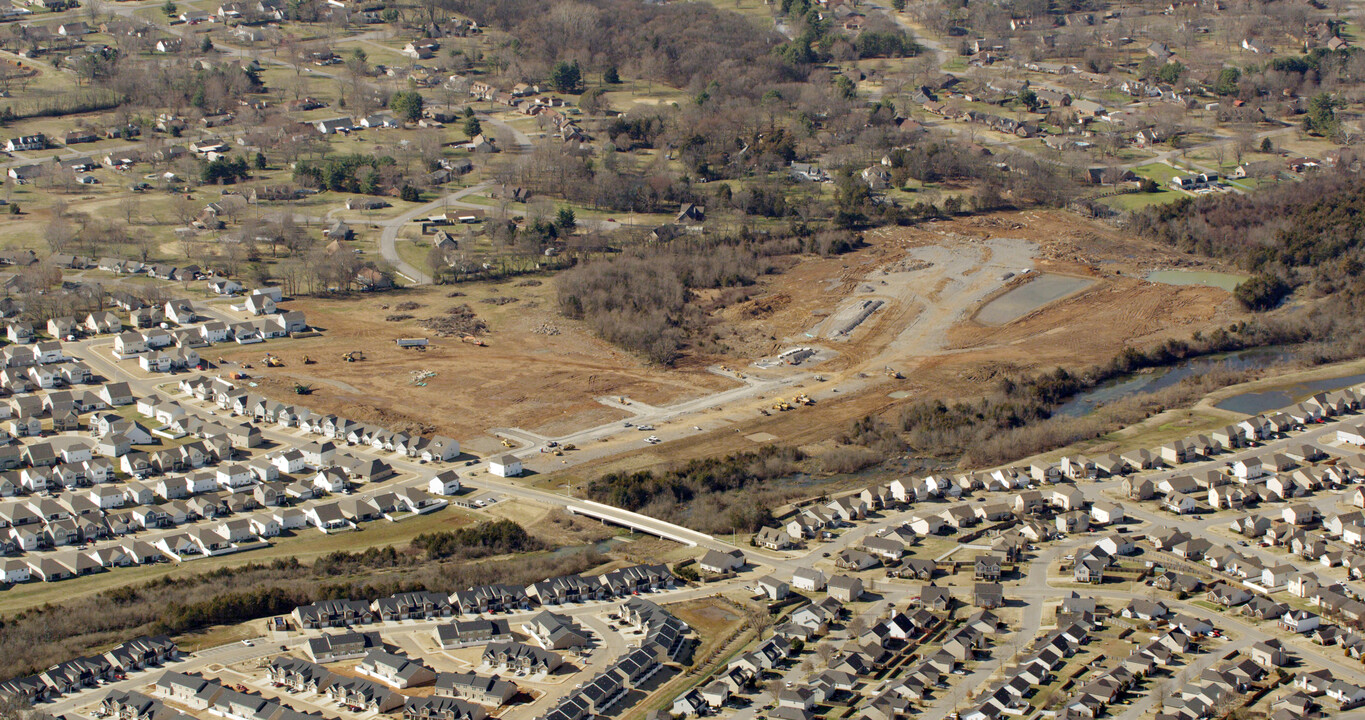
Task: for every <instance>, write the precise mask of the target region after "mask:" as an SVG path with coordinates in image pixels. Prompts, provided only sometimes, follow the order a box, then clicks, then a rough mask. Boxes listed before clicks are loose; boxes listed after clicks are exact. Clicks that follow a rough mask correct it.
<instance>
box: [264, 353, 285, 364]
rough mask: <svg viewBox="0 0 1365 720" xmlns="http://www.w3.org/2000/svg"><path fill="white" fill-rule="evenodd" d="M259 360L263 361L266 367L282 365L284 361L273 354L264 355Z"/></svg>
mask: <svg viewBox="0 0 1365 720" xmlns="http://www.w3.org/2000/svg"><path fill="white" fill-rule="evenodd" d="M261 362H263V363H265V366H266V367H284V361H283V360H281V359H279V358H278V357H276V356H275V355H266V356H265V357H264V358H263V359H262V360H261Z"/></svg>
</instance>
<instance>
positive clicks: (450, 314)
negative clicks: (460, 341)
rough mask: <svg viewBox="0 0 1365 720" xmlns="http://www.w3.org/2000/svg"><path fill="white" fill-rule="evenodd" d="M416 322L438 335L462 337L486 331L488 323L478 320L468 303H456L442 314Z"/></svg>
mask: <svg viewBox="0 0 1365 720" xmlns="http://www.w3.org/2000/svg"><path fill="white" fill-rule="evenodd" d="M418 324H419V325H421V326H422V327H424V328H426V329H427V330H430V331H432V332H434V333H436V335H437V336H438V337H463V336H465V335H480V334H483V333H486V332H488V324H487V323H485V322H484V321H483V320H480V319H479V316H478V315H475V314H474V308H471V307H469V305H456V306H455V307H452V308H450V309H449V310H446V312H445V314H444V315H437V316H435V317H429V318H426V319H425V320H422V321H420V322H419V323H418Z"/></svg>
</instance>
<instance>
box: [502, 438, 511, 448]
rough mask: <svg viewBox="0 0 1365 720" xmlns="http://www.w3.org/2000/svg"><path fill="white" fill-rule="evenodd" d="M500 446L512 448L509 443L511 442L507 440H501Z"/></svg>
mask: <svg viewBox="0 0 1365 720" xmlns="http://www.w3.org/2000/svg"><path fill="white" fill-rule="evenodd" d="M502 446H503V447H512V441H511V440H508V439H507V438H503V440H502Z"/></svg>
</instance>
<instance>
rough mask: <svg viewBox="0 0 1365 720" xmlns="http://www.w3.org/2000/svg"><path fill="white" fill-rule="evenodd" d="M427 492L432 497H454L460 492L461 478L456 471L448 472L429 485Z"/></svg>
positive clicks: (438, 476)
mask: <svg viewBox="0 0 1365 720" xmlns="http://www.w3.org/2000/svg"><path fill="white" fill-rule="evenodd" d="M427 491H428V492H430V493H431V494H432V495H454V494H455V493H457V492H459V491H460V476H459V475H458V474H456V473H455V471H454V470H446V471H445V472H443V473H441V474H439V475H437V476H436V477H434V478H432V479H431V481H430V482H429V483H427Z"/></svg>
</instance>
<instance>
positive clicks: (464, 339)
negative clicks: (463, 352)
mask: <svg viewBox="0 0 1365 720" xmlns="http://www.w3.org/2000/svg"><path fill="white" fill-rule="evenodd" d="M460 342H467V343H469V344H470V345H478V346H479V347H488V343H486V342H484V341H483V340H482V339H481V338H476V337H474V336H473V335H465V336H464V337H462V338H460Z"/></svg>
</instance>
